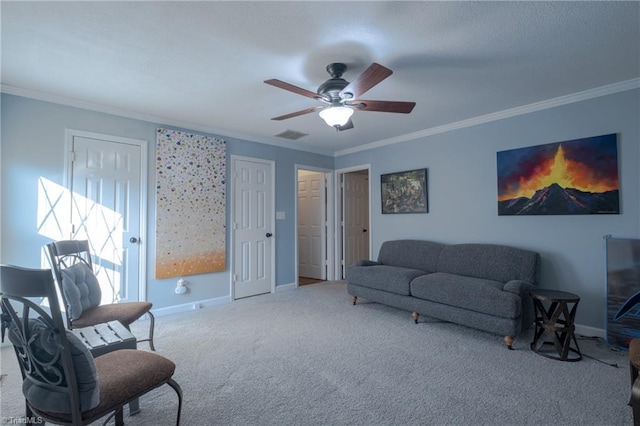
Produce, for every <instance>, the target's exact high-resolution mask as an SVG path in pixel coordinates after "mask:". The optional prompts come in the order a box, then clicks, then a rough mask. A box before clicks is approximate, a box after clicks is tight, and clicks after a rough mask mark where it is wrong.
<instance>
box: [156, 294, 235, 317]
mask: <svg viewBox="0 0 640 426" xmlns="http://www.w3.org/2000/svg"><path fill="white" fill-rule="evenodd" d="M229 302H231V296H224V297H217V298H215V299H205V300H199V301H197V302H190V303H183V304H181V305H174V306H168V307H166V308H158V309H153V310H152V312H153V315H155V316H157V317H159V316H164V315H171V314H177V313H178V312H186V311H193V310H196V309H201V308H207V307H211V306H218V305H224V304H225V303H229Z"/></svg>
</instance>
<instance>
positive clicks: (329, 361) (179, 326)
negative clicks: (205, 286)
mask: <svg viewBox="0 0 640 426" xmlns="http://www.w3.org/2000/svg"><path fill="white" fill-rule="evenodd" d="M146 326H147V323H142V324H137V325H135V327H134V332H137V333H140V334H141V335H142V334H144V331H145V329H146ZM156 330H157V334H156V347H157V349H158V353H160V354H162V355H164V356H167V357H168V358H170V359H172V360H174V361H175V363H176V364H177V371H176V374H175V379H176V380H177V381H178V382H179V383H180V384H181V386H182V389H183V391H184V407H183V422H182V423H183V424H185V425H187V424H189V425H191V424H194V425H225V426H226V425H242V426H246V425H260V426H263V425H363V426H365V425H366V426H371V425H580V426H585V425H630V424H632V420H631V409H630V408H629V407H628V406H627V401H628V397H629V372H628V367H627V362H628V361H627V357H626V355H625V354H624V353H620V352H615V351H611V350H609V349H607V348H606V346H604V345H603V344H602V342H598V341H595V340H585V339H580V340H579V343H580V345H581V349H582V350H583V353H584V354H585V355H589V356H592V357H594V358H598V359H599V360H600V361H598V360H596V359H593V358H588V357H585V359H584V360H582V361H580V362H575V363H568V362H560V361H554V360H549V359H547V358H544V357H542V356H539V355H537V354H535V353H533V352H532V351H531V350H530V349H529V339H528V338H523V339H516V341H515V344H514V348H515V350H514V351H509V350H507V349H506V347H505V345H504V343H503V341H502V336H497V335H493V334H488V333H484V332H479V331H476V330H472V329H469V328H465V327H460V326H457V325H454V324H448V323H442V322H436V321H430V320H429V319H428V318H422V317H421V322H420V323H419V324H417V325H416V324H414V323H413V321H412V319H411V314H410V313H408V312H404V311H400V310H396V309H392V308H388V307H385V306H381V305H378V304H375V303H366V302H364V301H363V303H360V302H359V303H358V305H356V306H353V305H352V304H351V298H350V297H349V295H348V294H347V291H346V284H345V283H344V282H326V283H322V284H317V285H309V286H303V287H299V288H297V289H294V290H287V291H282V292H278V293H275V294H267V295H263V296H257V297H251V298H247V299H242V300H239V301H235V302H232V303H228V304H225V305H222V306H218V307H214V308H206V309H201V310H197V311H190V312H185V313H180V314H175V315H171V316H160V317H158V318H157V321H156ZM145 347H146V346H145ZM1 355H2V360H1V366H2V374H6V375H7V377H6V378H5V379H3V380H2V384H1V385H2V388H1V391H2V405H1V406H2V413H1V416H2V421H3V422H4V423H7V422H8V421H9V419H12V418H15V417H16V416H21V415H23V409H24V408H23V403H22V400H21V396H20V390H19V389H20V380H19V374H18V372H17V368H16V366H17V363H16V360H15V359H14V355H13V351H12V349H11V348H3V349H2V352H1ZM601 361H602V362H601ZM605 362H606V363H610V364H617V365H618V366H619V367H620V368H614V367H611V366H609V365H607V364H605ZM140 403H141V408H142V412H141V413H140V414H138V415H137V416H135V417H132V418H127V417H125V422H127V423H128V424H131V425H170V424H172V422H173V419H174V414H175V408H176V398H175V394H174V393H173V391H172V390H171V389H170V388H168V387H165V388H161V389H158V390H156V391H154V392H152V393H151V394H149V395H146V396H145V397H143V398H142V399H141V401H140Z"/></svg>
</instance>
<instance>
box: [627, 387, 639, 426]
mask: <svg viewBox="0 0 640 426" xmlns="http://www.w3.org/2000/svg"><path fill="white" fill-rule="evenodd" d="M629 404H630V405H631V409H632V410H633V425H634V426H640V380H638V379H636V381H635V382H633V386H632V387H631V401H630V402H629Z"/></svg>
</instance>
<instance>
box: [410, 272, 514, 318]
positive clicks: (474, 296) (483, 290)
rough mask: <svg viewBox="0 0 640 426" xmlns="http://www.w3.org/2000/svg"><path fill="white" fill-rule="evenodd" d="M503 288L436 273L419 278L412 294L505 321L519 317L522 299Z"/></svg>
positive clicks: (489, 282) (472, 279) (412, 287)
mask: <svg viewBox="0 0 640 426" xmlns="http://www.w3.org/2000/svg"><path fill="white" fill-rule="evenodd" d="M503 286H504V284H503V283H501V282H498V281H493V280H487V279H482V278H473V277H465V276H461V275H454V274H448V273H444V272H436V273H433V274H428V275H423V276H421V277H417V278H416V279H414V280H413V281H412V282H411V286H410V287H411V295H412V296H414V297H417V298H420V299H425V300H430V301H432V302H437V303H443V304H445V305H449V306H456V307H458V308H463V309H468V310H471V311H475V312H480V313H483V314H489V315H494V316H498V317H503V318H510V319H515V318H518V317H520V314H521V308H522V305H521V304H522V301H521V299H520V297H519V296H517V295H515V294H513V293H511V292H506V291H502V288H503ZM423 314H424V315H429V313H428V312H424V313H423Z"/></svg>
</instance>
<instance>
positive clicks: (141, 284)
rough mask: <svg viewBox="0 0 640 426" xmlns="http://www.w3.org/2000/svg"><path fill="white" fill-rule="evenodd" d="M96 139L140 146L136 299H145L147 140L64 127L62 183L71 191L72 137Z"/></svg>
mask: <svg viewBox="0 0 640 426" xmlns="http://www.w3.org/2000/svg"><path fill="white" fill-rule="evenodd" d="M76 136H77V137H80V138H87V139H97V140H101V141H107V142H113V143H123V144H128V145H134V146H138V147H139V148H140V164H139V170H140V218H139V221H140V235H139V238H140V240H139V242H138V244H137V247H138V300H139V301H147V249H148V247H149V244H148V242H147V204H148V198H147V194H148V186H147V185H148V184H147V182H148V181H147V179H148V166H147V165H148V162H149V161H148V160H149V141H147V140H144V139H132V138H124V137H121V136H114V135H107V134H103V133H95V132H87V131H84V130H75V129H65V132H64V138H65V150H64V169H65V171H64V174H63V183H62V185H63V186H64V187H65V188H66V189H67V190H68V191H69V193H71V183H72V178H73V176H72V174H73V161H72V160H73V158H72V157H71V152H72V150H73V138H74V137H76Z"/></svg>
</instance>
